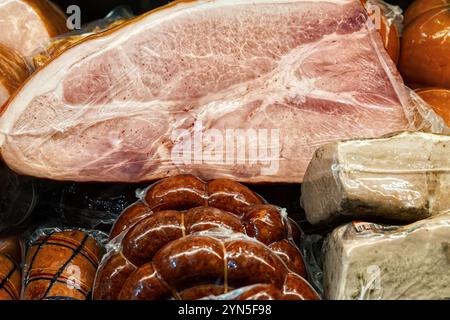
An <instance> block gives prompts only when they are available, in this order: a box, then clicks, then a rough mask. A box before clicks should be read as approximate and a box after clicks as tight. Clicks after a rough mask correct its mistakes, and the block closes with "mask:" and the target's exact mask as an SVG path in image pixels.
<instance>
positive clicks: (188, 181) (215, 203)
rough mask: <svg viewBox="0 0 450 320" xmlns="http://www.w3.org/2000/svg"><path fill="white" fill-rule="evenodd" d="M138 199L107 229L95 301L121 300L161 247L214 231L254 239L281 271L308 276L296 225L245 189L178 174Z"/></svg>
mask: <svg viewBox="0 0 450 320" xmlns="http://www.w3.org/2000/svg"><path fill="white" fill-rule="evenodd" d="M140 197H141V199H140V200H139V201H138V202H136V203H135V204H133V205H131V206H130V207H128V208H127V209H126V210H125V211H124V212H123V213H122V215H121V216H120V217H119V218H118V220H117V221H116V223H115V224H114V226H113V228H112V230H111V234H110V238H111V239H112V241H111V243H110V245H109V247H110V251H109V253H108V254H107V255H106V256H105V258H104V259H103V261H102V263H101V266H100V268H99V271H98V273H97V278H96V282H95V283H96V284H95V290H94V299H118V298H120V292H121V291H122V290H123V287H124V286H125V284H126V281H128V280H127V279H128V278H129V277H130V276H131V274H132V273H133V272H134V271H136V270H138V269H139V268H140V267H141V266H144V265H145V264H146V263H148V262H150V261H152V259H154V258H155V257H156V255H157V254H158V253H159V252H160V251H161V250H163V248H164V247H165V246H169V245H170V244H171V243H172V242H174V241H177V240H180V239H183V238H185V237H189V236H190V235H194V234H197V233H198V232H203V231H206V230H211V229H216V228H220V229H223V230H222V232H225V231H226V233H230V232H232V233H239V234H242V235H247V236H248V237H251V238H253V239H255V240H256V241H258V242H260V243H261V245H263V246H264V245H265V246H267V250H270V252H271V253H272V254H274V255H275V256H277V257H278V259H280V260H281V261H282V263H283V264H284V268H287V269H288V270H290V272H293V273H295V274H298V275H299V276H300V277H302V278H306V277H307V275H306V270H305V265H304V262H303V256H302V253H301V251H300V250H299V249H298V247H297V246H296V243H295V242H296V241H297V242H299V241H300V240H301V230H300V228H299V227H298V225H297V224H296V223H295V222H293V221H292V220H290V219H289V218H288V217H287V213H286V211H285V210H284V209H282V208H279V207H276V206H272V205H269V204H267V203H265V201H264V199H262V198H261V197H260V196H258V195H257V194H256V193H254V192H252V191H251V190H250V189H248V188H247V187H245V186H244V185H241V184H239V183H237V182H234V181H231V180H225V179H218V180H212V181H209V182H204V181H202V180H200V179H199V178H197V177H194V176H191V175H182V176H176V177H171V178H166V179H163V180H161V181H158V182H156V183H154V184H152V185H151V186H150V187H148V188H147V189H145V190H142V192H141V193H140ZM224 230H225V231H224ZM218 280H220V279H218ZM222 280H223V279H222ZM305 281H306V280H305ZM214 287H215V288H219V287H220V288H222V289H221V290H222V291H221V292H220V293H224V292H223V290H224V286H223V284H221V286H219V287H217V286H214ZM225 287H226V286H225ZM279 289H280V288H279ZM198 291H201V292H203V290H200V289H198ZM226 291H228V289H227V288H225V292H226ZM216 293H217V292H216V291H214V292H210V294H216ZM190 294H192V292H191V293H190ZM152 297H153V296H152ZM180 297H181V298H182V296H177V295H175V296H172V298H180ZM122 298H124V297H122ZM141 298H142V299H147V298H149V297H141ZM153 298H155V297H153ZM166 298H170V297H169V296H168V297H166ZM199 298H200V297H199Z"/></svg>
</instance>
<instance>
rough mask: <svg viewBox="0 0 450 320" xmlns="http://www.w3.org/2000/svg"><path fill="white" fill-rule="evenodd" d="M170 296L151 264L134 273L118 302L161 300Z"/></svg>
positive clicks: (125, 285)
mask: <svg viewBox="0 0 450 320" xmlns="http://www.w3.org/2000/svg"><path fill="white" fill-rule="evenodd" d="M171 296H172V293H171V291H170V289H169V288H168V287H167V285H166V284H165V283H164V282H163V281H162V280H161V278H160V277H159V276H158V273H157V272H156V270H155V269H154V268H153V265H152V264H151V263H147V264H144V265H143V266H141V267H140V268H139V269H137V270H136V271H134V272H133V273H132V274H131V275H130V277H129V278H128V279H127V281H126V282H125V284H124V286H123V288H122V290H121V291H120V294H119V300H162V299H167V298H170V297H171Z"/></svg>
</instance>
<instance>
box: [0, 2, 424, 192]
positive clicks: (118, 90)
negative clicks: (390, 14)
mask: <svg viewBox="0 0 450 320" xmlns="http://www.w3.org/2000/svg"><path fill="white" fill-rule="evenodd" d="M408 98H409V97H408V95H407V92H406V91H405V87H404V85H403V82H402V80H401V78H400V76H399V74H398V73H397V71H396V69H395V66H394V64H393V63H392V61H391V60H390V58H389V57H388V55H387V53H386V51H385V50H384V48H383V43H382V41H381V38H380V36H379V34H378V33H377V31H376V30H375V29H374V28H373V27H372V26H371V25H370V23H368V21H367V15H366V13H365V11H364V9H363V7H362V5H361V4H360V1H358V0H328V1H301V0H291V1H289V0H282V1H281V0H258V1H255V0H233V1H226V0H214V1H185V2H177V3H175V4H172V5H169V6H168V7H165V8H164V9H162V10H157V11H154V12H151V13H149V14H146V15H144V16H141V17H138V18H137V19H135V20H132V21H131V22H128V23H125V24H123V25H122V26H120V27H118V28H114V29H113V30H112V31H107V32H103V33H100V34H98V35H95V36H91V37H88V38H87V40H86V41H84V42H83V43H81V44H78V45H76V46H74V47H72V48H70V49H68V50H67V51H65V52H64V53H63V54H61V55H59V56H58V57H56V58H55V59H54V60H52V62H51V63H49V64H48V65H47V66H46V67H44V68H43V69H41V70H40V71H39V72H37V73H35V74H34V76H32V77H31V79H30V80H29V81H28V82H27V83H26V85H25V86H24V87H23V88H22V89H21V91H20V92H19V93H18V94H17V95H16V96H15V98H14V99H13V100H12V101H11V103H10V104H9V106H8V108H7V109H6V111H5V112H4V114H3V115H2V118H1V121H0V132H1V133H2V134H3V135H2V138H1V141H0V142H1V151H2V157H3V159H4V160H5V161H6V163H7V164H8V165H9V166H10V167H11V168H13V169H14V170H16V171H17V172H19V173H23V174H27V175H32V176H38V177H45V178H51V179H58V180H75V181H124V182H136V181H144V180H152V179H156V178H160V177H163V176H167V175H175V174H179V173H192V174H195V175H199V176H201V177H203V178H206V179H210V178H219V177H228V178H233V179H237V180H240V181H246V182H252V183H256V182H297V183H299V182H302V179H303V175H304V172H305V170H306V167H307V164H308V162H309V161H310V159H311V157H312V155H313V153H314V151H315V149H316V148H317V147H319V146H321V145H323V144H325V143H327V142H330V141H334V140H337V139H343V138H351V137H374V136H379V135H383V134H386V133H389V132H392V131H397V130H404V129H411V128H414V125H416V124H417V123H418V121H417V117H415V116H416V114H414V110H413V107H412V105H411V103H410V101H409V99H408ZM413 118H414V119H413Z"/></svg>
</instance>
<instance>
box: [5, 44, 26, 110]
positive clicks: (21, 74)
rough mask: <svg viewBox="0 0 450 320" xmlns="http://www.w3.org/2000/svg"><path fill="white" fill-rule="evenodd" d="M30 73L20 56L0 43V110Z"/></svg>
mask: <svg viewBox="0 0 450 320" xmlns="http://www.w3.org/2000/svg"><path fill="white" fill-rule="evenodd" d="M30 72H31V70H30V67H29V66H28V65H27V63H26V61H25V60H24V59H23V58H22V57H21V56H20V55H18V54H17V53H16V52H14V51H13V50H12V49H10V48H8V47H6V46H4V45H2V44H1V43H0V110H1V108H2V106H3V104H4V103H5V102H6V101H7V100H8V99H9V96H10V95H11V94H12V93H13V92H14V91H15V90H16V89H17V88H18V87H19V86H20V85H21V84H22V83H23V82H24V81H25V79H26V78H27V77H28V76H29V75H30Z"/></svg>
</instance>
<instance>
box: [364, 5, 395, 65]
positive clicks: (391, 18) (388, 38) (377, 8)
mask: <svg viewBox="0 0 450 320" xmlns="http://www.w3.org/2000/svg"><path fill="white" fill-rule="evenodd" d="M362 3H364V7H365V8H366V10H367V13H368V14H369V17H370V18H371V19H372V22H373V23H374V25H375V27H376V29H377V30H378V31H379V32H380V35H381V38H382V39H383V43H384V47H385V48H386V51H387V52H388V54H389V56H390V57H391V59H392V61H394V63H396V64H397V63H398V59H399V56H400V35H401V31H402V29H403V24H402V23H403V15H402V9H401V8H400V7H398V6H393V5H391V4H389V3H387V2H385V1H383V0H362Z"/></svg>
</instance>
